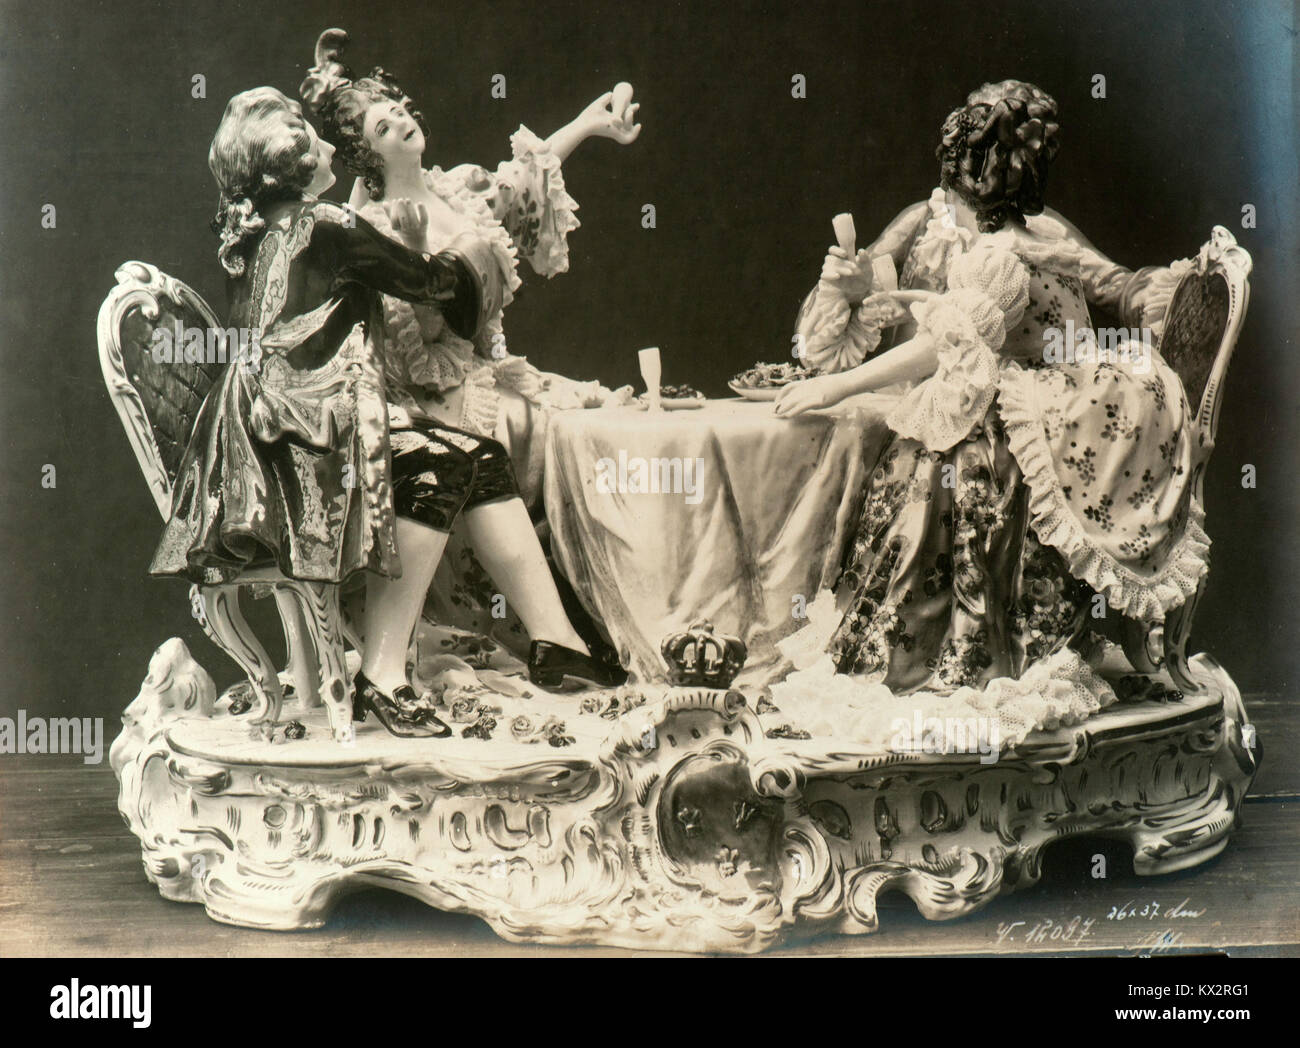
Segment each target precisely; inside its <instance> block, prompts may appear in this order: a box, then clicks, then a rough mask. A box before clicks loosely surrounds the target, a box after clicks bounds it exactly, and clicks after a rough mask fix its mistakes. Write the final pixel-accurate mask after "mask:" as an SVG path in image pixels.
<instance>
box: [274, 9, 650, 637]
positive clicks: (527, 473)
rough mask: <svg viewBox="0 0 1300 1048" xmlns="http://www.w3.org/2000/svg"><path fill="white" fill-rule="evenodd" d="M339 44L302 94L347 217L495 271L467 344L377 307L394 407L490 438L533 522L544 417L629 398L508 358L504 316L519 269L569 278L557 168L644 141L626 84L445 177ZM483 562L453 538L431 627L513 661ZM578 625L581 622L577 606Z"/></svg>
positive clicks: (328, 43) (398, 104) (325, 45)
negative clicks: (543, 135) (334, 170)
mask: <svg viewBox="0 0 1300 1048" xmlns="http://www.w3.org/2000/svg"><path fill="white" fill-rule="evenodd" d="M347 44H348V36H347V34H346V33H345V32H343V31H342V30H340V29H330V30H327V31H326V32H324V33H322V34H321V36H320V39H319V41H318V42H317V45H316V51H315V65H314V66H313V67H312V69H311V70H310V71H309V73H308V75H307V77H306V79H305V80H304V81H303V84H302V86H301V88H300V94H301V95H302V97H303V99H304V101H305V102H306V104H307V105H308V107H309V108H310V109H312V110H313V111H314V112H315V113H316V114H317V115H318V117H319V121H320V128H321V135H322V137H323V138H324V139H325V140H326V141H329V142H331V143H332V144H333V145H334V146H336V147H337V150H338V157H339V159H340V161H341V162H342V164H343V166H344V168H345V169H346V170H348V171H350V172H352V173H353V174H355V175H356V176H357V181H356V184H355V186H354V189H353V193H352V200H351V204H352V206H353V207H354V208H355V209H356V210H357V212H358V214H360V215H361V216H362V217H363V218H365V219H366V220H367V221H368V222H370V223H371V224H372V225H374V226H375V228H376V229H378V230H380V231H381V232H383V233H385V234H386V235H388V236H391V237H393V238H394V239H397V240H398V241H399V242H401V243H403V244H405V245H407V246H408V247H411V248H412V249H414V250H418V251H437V250H439V249H440V248H441V247H442V246H443V245H445V244H447V243H449V242H450V241H451V240H452V239H454V238H455V237H457V236H458V235H462V234H464V233H466V232H469V233H472V234H473V235H474V236H476V237H478V238H480V239H481V240H482V242H483V243H484V244H485V245H486V246H487V249H488V251H487V254H488V255H490V258H485V259H484V265H485V266H495V268H496V269H497V270H498V271H499V273H500V275H501V279H502V281H503V284H504V286H503V289H502V294H501V296H500V297H499V298H498V299H497V300H495V301H494V302H493V303H492V304H491V305H490V307H489V308H488V310H487V316H486V319H485V322H484V325H483V327H482V329H481V330H480V331H479V332H478V334H477V335H475V336H474V337H473V338H465V337H463V336H462V335H461V334H460V333H458V332H456V331H455V330H453V329H452V328H451V327H450V326H449V325H448V324H447V323H446V322H445V320H444V318H443V317H442V316H441V314H440V313H439V312H438V311H437V310H436V309H429V308H427V307H425V306H422V305H421V304H419V303H414V302H407V301H405V300H403V299H401V298H400V297H398V296H393V295H387V296H384V299H383V302H384V324H385V333H386V343H387V346H388V349H387V352H386V354H385V379H386V381H387V383H388V390H389V396H390V398H391V399H392V400H393V402H394V403H396V404H399V405H402V406H403V407H405V408H407V409H409V410H412V411H418V412H420V413H423V414H426V415H428V416H429V417H431V418H434V419H437V420H438V421H440V422H443V423H445V424H447V425H451V426H455V427H458V428H460V429H463V430H466V431H468V432H470V433H474V434H478V435H481V436H488V437H495V438H496V439H497V440H498V441H500V442H501V443H502V444H503V445H504V446H505V447H506V449H507V450H508V452H509V453H510V457H511V461H512V464H513V466H514V469H515V475H516V477H517V479H518V481H519V485H520V489H521V491H522V493H523V495H524V499H525V502H526V504H528V505H529V506H530V507H531V508H533V509H534V511H536V509H537V506H536V503H537V500H538V499H539V498H540V493H541V487H542V469H543V462H544V456H545V435H546V427H547V424H548V420H549V418H550V416H551V414H552V413H553V412H554V411H557V410H563V409H570V408H583V407H597V406H601V405H603V404H610V403H619V402H622V401H626V400H627V399H630V395H631V394H630V389H628V388H627V387H624V388H623V389H621V390H618V391H611V390H609V389H607V388H605V387H604V386H602V385H601V384H600V383H598V382H594V381H589V382H577V381H574V380H571V379H569V378H566V377H564V376H563V375H559V374H555V373H550V372H542V371H539V370H538V369H537V368H535V367H533V366H532V365H530V364H529V363H528V362H527V361H526V360H525V359H524V358H523V357H519V356H514V355H512V354H510V353H509V352H508V351H507V346H506V337H505V333H504V331H503V327H502V320H503V316H502V314H503V311H504V309H505V307H506V306H508V305H509V304H510V302H511V301H512V299H513V295H514V291H515V290H516V289H517V288H518V287H519V285H520V278H519V275H518V273H517V269H518V260H519V259H520V258H523V259H526V260H527V261H528V263H529V265H530V266H531V268H532V269H533V271H534V272H535V273H537V274H538V275H540V276H546V277H551V276H554V275H555V274H557V273H563V272H566V271H567V270H568V268H569V251H568V243H567V238H568V234H569V233H570V232H571V231H572V230H574V229H576V228H577V227H578V219H577V217H576V215H575V214H574V212H575V210H576V209H577V204H576V202H575V201H574V200H573V198H572V197H571V196H570V195H569V193H568V191H567V189H566V187H565V182H564V175H563V172H562V164H563V163H564V162H565V161H566V160H567V158H568V157H569V156H570V154H571V153H572V152H573V150H574V149H575V148H576V147H577V146H578V145H579V144H580V143H581V142H583V141H584V140H585V139H586V138H589V137H592V136H599V137H606V138H611V139H613V140H614V141H616V142H619V143H622V144H627V143H630V142H633V141H635V140H636V138H637V136H638V135H639V134H640V131H641V128H640V125H639V124H637V123H636V122H635V117H636V112H637V109H638V106H637V104H636V103H634V102H632V101H631V95H632V91H631V88H630V86H629V85H626V84H621V85H619V86H618V88H616V89H615V90H614V91H613V92H610V93H608V94H606V95H603V96H601V97H600V98H598V99H596V100H595V101H594V102H593V103H592V104H591V105H589V106H588V107H587V108H586V109H585V110H584V111H583V112H582V113H581V114H580V115H579V116H578V117H577V119H575V120H574V121H572V122H571V123H569V124H567V125H566V126H564V127H562V128H561V129H560V130H558V131H556V132H555V133H554V134H552V135H551V136H550V137H549V138H548V139H546V140H545V141H543V140H542V139H540V138H538V137H537V136H536V135H534V134H533V133H532V132H531V131H529V130H528V129H527V128H525V127H520V128H519V129H518V130H517V131H516V132H515V133H514V135H513V136H512V137H511V145H512V149H513V157H512V159H510V160H508V161H506V162H504V163H502V164H500V165H499V166H498V167H497V169H496V170H495V171H489V170H487V169H485V168H482V167H479V166H478V165H475V164H464V165H460V166H458V167H454V168H452V169H450V170H446V171H444V170H443V169H442V168H440V167H438V166H436V165H435V166H431V167H428V168H426V167H425V166H424V159H423V157H424V153H425V151H426V148H427V145H428V141H427V136H428V126H427V125H426V123H425V121H424V118H423V117H422V116H421V114H420V113H419V111H418V110H416V109H415V107H414V106H413V104H412V102H411V99H410V98H408V97H407V96H406V94H405V93H404V92H403V91H402V89H401V88H400V87H399V86H398V85H397V84H396V83H395V81H394V80H393V78H392V77H390V76H389V75H388V74H386V73H385V72H384V71H383V70H382V69H378V68H376V69H375V70H373V71H372V72H371V74H370V75H369V76H367V77H362V78H357V79H354V78H353V75H352V72H351V71H350V70H349V69H348V68H347V66H346V65H345V64H344V62H343V55H344V51H345V49H346V47H347ZM490 559H491V558H490V555H488V554H486V553H485V551H484V550H483V549H481V548H480V547H479V545H478V544H477V543H476V542H474V540H473V537H472V536H470V535H468V534H467V533H465V532H463V531H462V530H458V532H457V533H456V534H455V535H453V538H452V540H451V543H450V545H449V547H448V551H447V554H446V556H445V557H444V561H443V563H442V565H441V566H440V568H439V571H438V573H437V575H436V577H435V581H434V584H433V588H432V590H431V593H430V600H429V606H428V613H429V614H430V615H432V617H433V618H435V619H437V621H439V622H440V623H442V624H444V625H448V626H454V627H459V628H462V629H467V630H471V631H473V632H476V633H482V634H490V635H491V636H493V637H494V638H496V639H497V640H499V641H502V642H503V643H505V644H506V645H508V646H510V647H522V645H521V641H522V640H523V639H524V638H523V630H522V629H521V625H526V623H523V624H521V623H520V622H519V620H518V619H516V618H515V616H514V615H513V614H509V615H508V616H507V618H505V619H500V618H499V614H500V609H499V608H498V607H496V606H495V605H494V588H493V587H492V586H491V584H490V583H488V581H487V576H490V577H491V578H492V579H494V580H497V581H498V584H499V585H500V586H502V587H504V586H505V585H506V583H505V582H500V579H501V574H500V569H499V566H497V565H494V564H492V563H489V560H490ZM532 567H536V568H538V569H539V570H540V565H532ZM484 569H486V571H485V570H484ZM532 577H533V575H532V574H531V573H529V574H526V575H525V576H520V578H521V580H522V579H524V578H532ZM522 584H523V583H522V581H521V585H522ZM505 595H506V597H507V611H508V612H511V613H513V612H514V611H518V610H520V607H519V605H518V604H517V603H516V601H515V599H514V597H513V596H512V595H511V593H509V592H506V594H505ZM573 611H574V612H575V614H577V613H578V611H579V609H578V608H577V606H576V603H575V604H574V605H573ZM585 625H586V626H587V627H588V628H586V630H585V633H584V636H585V637H586V638H587V640H588V641H589V642H590V643H591V644H593V645H596V646H597V651H598V652H599V653H600V654H601V655H602V657H604V658H606V659H607V660H612V659H615V658H616V656H614V655H613V653H612V652H611V651H610V649H609V648H608V646H607V645H605V644H604V642H603V640H602V639H601V638H600V637H599V634H598V632H597V631H596V630H595V628H594V626H592V625H591V624H590V623H585Z"/></svg>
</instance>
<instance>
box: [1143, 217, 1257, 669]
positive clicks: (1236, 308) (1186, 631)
mask: <svg viewBox="0 0 1300 1048" xmlns="http://www.w3.org/2000/svg"><path fill="white" fill-rule="evenodd" d="M1252 265H1253V263H1252V261H1251V257H1250V253H1249V252H1247V251H1246V249H1245V248H1243V247H1241V246H1240V245H1238V243H1237V241H1236V239H1235V238H1234V237H1233V235H1232V234H1231V233H1230V232H1228V230H1227V229H1225V228H1224V227H1223V226H1215V227H1214V229H1213V230H1212V231H1211V233H1210V239H1209V240H1208V241H1207V242H1206V243H1205V244H1204V245H1203V246H1202V247H1201V250H1200V252H1199V254H1198V255H1197V256H1196V258H1195V259H1194V260H1192V261H1191V268H1190V269H1188V271H1187V272H1186V273H1184V274H1183V276H1182V279H1181V280H1179V282H1178V285H1177V286H1176V287H1175V289H1174V293H1173V294H1172V295H1171V296H1170V299H1169V306H1168V308H1167V309H1166V311H1165V314H1164V318H1163V321H1164V322H1163V325H1162V327H1161V329H1160V332H1159V335H1158V338H1157V340H1156V348H1157V349H1158V350H1159V351H1160V353H1161V355H1162V356H1164V357H1165V360H1166V361H1167V362H1168V363H1169V364H1170V366H1171V367H1173V369H1174V370H1175V371H1176V372H1177V373H1178V376H1179V378H1181V379H1182V381H1183V386H1184V389H1186V391H1187V398H1188V402H1189V403H1190V404H1192V405H1194V406H1195V410H1196V414H1195V416H1194V418H1193V423H1192V424H1193V427H1194V441H1195V443H1194V447H1193V451H1192V456H1193V457H1192V467H1191V468H1192V480H1191V484H1192V494H1193V496H1194V497H1195V498H1196V499H1197V500H1198V501H1200V502H1201V503H1202V504H1204V499H1205V467H1206V464H1207V463H1208V462H1209V459H1210V454H1211V452H1213V450H1214V440H1215V436H1216V434H1217V433H1218V428H1219V411H1220V409H1221V407H1222V397H1221V393H1222V390H1223V380H1224V377H1225V376H1226V375H1227V373H1228V365H1229V364H1230V363H1231V361H1232V354H1233V351H1234V349H1236V346H1237V336H1238V335H1239V333H1240V332H1241V325H1242V323H1243V321H1244V320H1245V319H1246V307H1247V305H1248V304H1249V302H1250V273H1251V269H1252ZM1154 272H1156V267H1147V268H1144V269H1140V270H1138V271H1137V272H1136V273H1135V274H1134V275H1133V276H1132V277H1131V278H1130V279H1129V285H1128V288H1127V289H1126V291H1125V294H1124V299H1125V303H1124V307H1123V308H1122V309H1121V312H1122V313H1123V314H1124V316H1125V318H1126V321H1127V320H1128V319H1129V318H1131V317H1133V316H1134V315H1135V314H1137V313H1138V312H1139V308H1140V299H1141V295H1142V294H1143V293H1144V292H1145V291H1146V289H1147V286H1148V285H1149V283H1150V279H1151V275H1152V274H1153V273H1154ZM1215 281H1222V283H1223V286H1224V287H1225V288H1226V301H1222V303H1221V304H1222V305H1223V307H1224V315H1223V327H1222V331H1221V332H1220V333H1219V337H1218V342H1217V345H1216V346H1215V348H1214V354H1213V358H1212V362H1211V363H1210V366H1209V368H1208V370H1207V369H1206V368H1205V367H1204V361H1205V354H1204V353H1203V352H1201V353H1198V350H1202V351H1203V350H1206V349H1208V348H1209V342H1208V338H1209V337H1211V334H1212V333H1211V332H1210V331H1206V330H1204V326H1203V325H1200V327H1199V329H1198V325H1197V324H1196V321H1197V320H1198V319H1201V318H1199V317H1198V316H1197V310H1198V309H1199V307H1200V306H1201V305H1202V304H1203V303H1205V302H1206V301H1208V300H1209V299H1210V298H1212V297H1214V295H1213V286H1214V282H1215ZM1216 319H1217V318H1216ZM1198 338H1199V339H1200V341H1199V342H1196V341H1195V340H1197V339H1198ZM1189 340H1192V341H1191V344H1188V342H1189ZM1204 589H1205V579H1204V577H1202V580H1201V584H1200V586H1198V587H1197V590H1196V592H1195V593H1194V594H1192V595H1191V596H1190V597H1188V599H1187V601H1186V602H1185V603H1184V604H1182V605H1181V606H1179V607H1177V608H1175V609H1173V610H1172V611H1170V612H1169V613H1168V615H1167V616H1166V617H1165V620H1164V622H1163V623H1162V624H1156V625H1154V626H1145V625H1143V624H1142V623H1138V622H1134V621H1132V620H1126V621H1125V624H1124V635H1123V637H1124V650H1125V653H1126V654H1127V656H1128V658H1129V661H1130V662H1131V663H1132V664H1133V666H1134V668H1135V669H1137V670H1138V671H1139V672H1142V673H1154V672H1157V671H1158V670H1159V669H1161V668H1164V669H1165V670H1166V671H1167V672H1168V674H1169V676H1170V677H1171V678H1172V679H1173V681H1174V683H1175V684H1177V686H1178V687H1179V688H1181V689H1182V690H1183V691H1185V692H1195V691H1199V690H1201V688H1202V684H1200V683H1199V682H1198V680H1197V678H1196V676H1195V674H1194V673H1193V672H1192V669H1191V667H1190V666H1189V664H1188V659H1187V643H1188V640H1189V638H1190V636H1191V632H1192V621H1193V618H1194V617H1195V614H1196V605H1197V603H1198V602H1199V601H1200V598H1201V594H1202V593H1203V592H1204Z"/></svg>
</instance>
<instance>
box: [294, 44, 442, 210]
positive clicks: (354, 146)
mask: <svg viewBox="0 0 1300 1048" xmlns="http://www.w3.org/2000/svg"><path fill="white" fill-rule="evenodd" d="M347 46H348V34H347V33H346V32H345V31H344V30H342V29H326V30H325V32H323V33H321V35H320V38H319V39H318V40H317V41H316V53H315V60H316V64H315V65H314V66H312V67H311V69H309V70H308V71H307V77H306V79H304V80H303V82H302V84H301V85H300V86H299V88H298V94H299V97H301V98H302V100H303V103H304V104H305V105H306V106H307V108H308V109H309V110H310V111H311V112H312V113H314V114H316V116H317V117H318V119H319V120H320V134H321V138H323V139H325V141H326V142H328V143H330V145H332V146H333V147H334V148H335V150H337V154H338V158H339V161H340V162H341V163H342V164H343V166H344V167H345V168H346V169H347V170H348V171H350V172H351V173H352V174H354V175H358V176H360V178H361V179H362V180H363V181H364V182H365V186H366V192H367V193H368V194H369V195H370V199H371V200H378V199H380V198H381V197H382V196H383V195H384V161H383V158H382V157H380V155H379V154H378V153H376V152H375V151H374V150H373V149H371V148H370V145H369V143H367V142H366V138H365V133H364V128H365V122H366V113H367V112H368V111H369V109H370V107H371V106H372V105H374V104H375V103H376V102H383V101H392V102H397V103H399V104H400V105H402V106H404V107H405V108H406V111H407V112H408V113H410V114H411V118H412V119H413V120H414V121H415V123H416V125H417V126H418V127H419V128H420V131H421V133H422V134H424V135H425V136H426V137H427V136H428V134H429V128H428V126H427V125H426V124H425V122H424V117H423V116H422V115H421V114H420V113H419V112H418V111H417V110H416V109H415V108H414V107H413V106H412V105H411V99H410V98H409V97H407V95H406V93H405V92H404V91H403V90H402V89H401V87H399V86H398V84H397V81H395V80H394V79H393V78H392V77H391V76H389V75H388V74H387V73H385V72H384V71H383V69H381V68H380V67H379V66H375V67H374V68H373V69H372V70H371V71H370V75H369V76H366V77H362V78H361V79H359V80H354V79H353V78H352V70H351V69H349V68H348V67H347V65H346V64H345V63H344V61H343V54H344V52H345V51H346V50H347Z"/></svg>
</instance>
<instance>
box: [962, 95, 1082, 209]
mask: <svg viewBox="0 0 1300 1048" xmlns="http://www.w3.org/2000/svg"><path fill="white" fill-rule="evenodd" d="M1056 120H1057V111H1056V102H1055V100H1054V99H1053V98H1052V96H1051V95H1049V94H1047V93H1046V92H1045V91H1043V90H1041V89H1039V88H1037V87H1035V86H1034V85H1033V84H1027V83H1025V82H1024V81H1022V80H1003V81H1002V82H1001V83H999V84H985V85H984V86H983V87H981V88H980V89H979V90H978V91H972V92H971V93H970V94H969V95H968V96H967V97H966V104H965V105H964V106H962V107H961V108H960V109H954V110H953V111H952V112H951V113H949V114H948V119H947V120H945V121H944V122H943V132H942V135H943V138H942V141H941V142H940V144H939V148H938V149H937V150H936V155H937V156H938V157H939V163H940V176H939V184H940V185H941V186H943V188H945V189H951V190H953V192H955V193H956V194H957V195H958V196H959V197H960V198H961V199H962V200H963V201H964V202H965V203H966V204H967V205H969V206H970V208H971V209H972V210H973V211H974V212H975V215H976V218H977V220H978V221H979V228H980V230H981V231H982V232H985V233H991V232H993V231H995V230H998V229H1001V228H1002V226H1003V225H1005V224H1006V222H1007V220H1008V219H1010V220H1011V221H1013V222H1022V223H1023V222H1024V220H1025V216H1026V215H1037V214H1040V213H1041V212H1042V210H1043V200H1044V194H1045V192H1046V190H1047V168H1048V165H1049V164H1050V163H1051V161H1052V158H1053V157H1055V156H1056V151H1057V150H1058V149H1059V148H1060V131H1061V129H1060V125H1059V124H1057V122H1056Z"/></svg>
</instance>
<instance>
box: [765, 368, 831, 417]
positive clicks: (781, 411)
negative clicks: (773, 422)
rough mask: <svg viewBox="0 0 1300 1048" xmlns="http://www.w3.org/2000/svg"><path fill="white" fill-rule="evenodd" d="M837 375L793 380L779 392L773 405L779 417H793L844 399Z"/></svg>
mask: <svg viewBox="0 0 1300 1048" xmlns="http://www.w3.org/2000/svg"><path fill="white" fill-rule="evenodd" d="M837 378H838V376H836V375H818V376H816V377H815V378H805V379H800V380H799V381H798V382H792V383H790V385H788V386H786V387H785V389H783V390H781V392H780V393H778V394H777V396H776V400H775V401H774V402H773V407H774V409H775V410H776V414H777V417H778V418H793V417H794V416H795V415H802V414H803V413H804V412H805V411H816V410H817V409H818V408H828V407H830V406H831V405H832V404H838V403H839V402H840V401H841V400H843V399H844V393H843V391H842V390H841V388H840V383H839V382H837V381H836V379H837Z"/></svg>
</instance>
